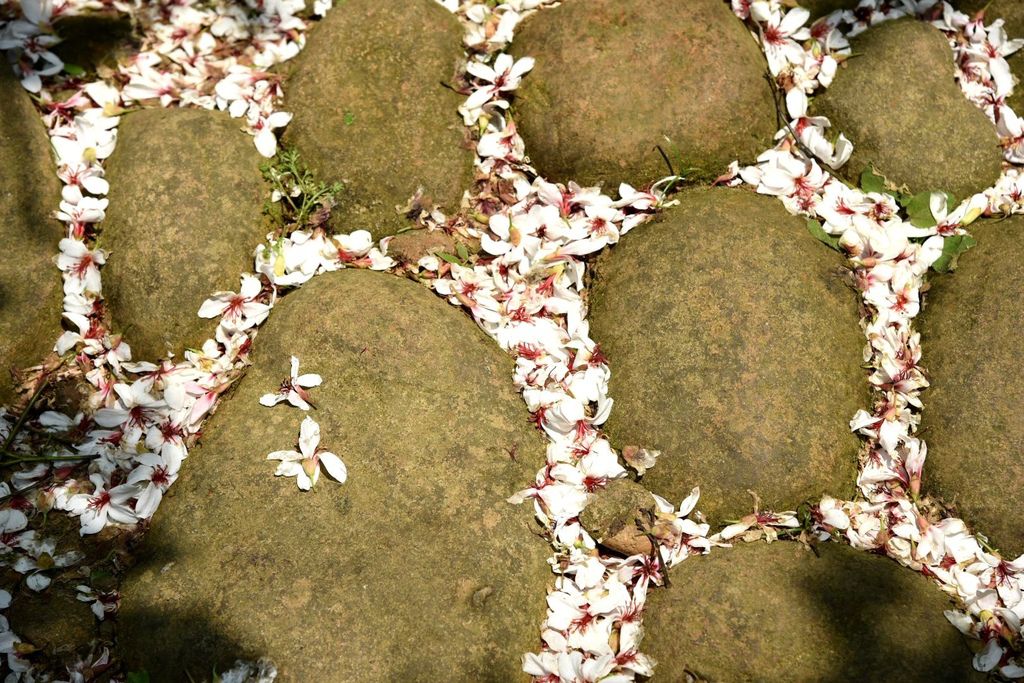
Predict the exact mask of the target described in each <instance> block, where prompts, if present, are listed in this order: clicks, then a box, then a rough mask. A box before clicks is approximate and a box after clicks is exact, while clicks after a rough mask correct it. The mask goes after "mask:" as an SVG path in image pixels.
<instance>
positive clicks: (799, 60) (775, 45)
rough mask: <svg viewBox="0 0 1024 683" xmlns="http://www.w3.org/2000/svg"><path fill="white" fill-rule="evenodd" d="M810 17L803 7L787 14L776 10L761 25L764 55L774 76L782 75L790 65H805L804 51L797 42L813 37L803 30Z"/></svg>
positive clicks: (795, 8)
mask: <svg viewBox="0 0 1024 683" xmlns="http://www.w3.org/2000/svg"><path fill="white" fill-rule="evenodd" d="M757 4H761V3H757ZM810 16H811V13H810V12H808V11H807V10H805V9H804V8H802V7H794V8H793V9H791V10H790V11H788V12H786V13H785V14H783V13H782V12H781V11H779V10H776V11H773V12H771V14H770V15H769V16H768V17H767V19H766V20H764V21H763V23H762V24H761V25H760V27H761V41H762V44H763V45H764V55H765V57H766V58H767V59H768V68H769V69H771V72H772V75H778V74H780V73H782V71H784V70H785V69H786V67H788V66H789V65H790V64H803V61H804V49H803V48H802V47H801V46H800V43H798V42H797V41H798V40H807V39H808V38H810V37H811V34H810V31H808V30H807V29H806V28H803V25H804V24H805V23H807V20H808V19H809V18H810Z"/></svg>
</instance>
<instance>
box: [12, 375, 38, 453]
mask: <svg viewBox="0 0 1024 683" xmlns="http://www.w3.org/2000/svg"><path fill="white" fill-rule="evenodd" d="M48 383H49V377H47V376H44V377H43V380H42V381H41V382H40V383H39V386H38V387H36V390H35V393H33V394H32V398H30V399H29V401H28V405H26V406H25V409H24V410H22V411H21V414H20V415H19V416H18V420H17V422H15V423H14V427H12V428H11V431H10V432H8V434H7V438H6V439H4V445H3V446H0V450H2V451H6V450H7V449H8V448H10V447H11V444H12V443H14V437H16V436H17V435H18V432H20V431H21V427H22V425H24V424H25V420H26V419H27V418H28V414H29V412H31V411H32V406H34V405H35V404H36V400H37V399H38V398H39V396H40V395H41V394H42V393H43V389H45V388H46V385H47V384H48Z"/></svg>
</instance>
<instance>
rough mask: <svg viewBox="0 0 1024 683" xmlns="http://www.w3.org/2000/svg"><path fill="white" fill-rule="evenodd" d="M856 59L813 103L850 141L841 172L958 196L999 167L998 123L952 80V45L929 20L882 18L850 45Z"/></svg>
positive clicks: (981, 185)
mask: <svg viewBox="0 0 1024 683" xmlns="http://www.w3.org/2000/svg"><path fill="white" fill-rule="evenodd" d="M853 51H854V53H855V54H856V55H857V57H856V58H854V59H851V60H849V61H848V62H847V63H846V66H845V68H842V69H840V71H839V73H838V74H837V75H836V78H835V81H834V82H833V84H832V85H831V87H829V88H828V89H827V90H826V91H825V92H824V93H823V94H822V95H820V96H819V97H816V98H815V99H814V102H813V104H812V108H813V109H814V110H815V112H814V113H816V114H820V115H824V116H827V117H828V118H829V119H830V120H831V121H832V124H833V126H835V128H836V130H838V131H841V132H842V133H844V134H845V135H846V137H848V138H849V139H850V140H851V141H852V142H853V145H854V151H853V156H852V157H851V158H850V161H849V162H848V163H847V164H846V165H845V166H843V168H842V169H840V173H841V174H842V175H844V176H845V177H847V178H848V179H849V180H851V181H852V182H854V183H856V182H857V180H858V179H859V177H860V174H861V172H862V171H863V170H864V169H866V168H869V167H871V166H874V168H875V169H876V171H877V172H879V173H881V174H882V175H884V176H886V177H887V178H888V179H889V180H890V181H892V182H894V183H895V184H896V185H906V186H907V187H908V189H909V190H910V192H912V193H918V192H925V191H946V192H951V193H953V195H954V196H956V197H957V198H960V199H963V198H965V197H968V196H970V195H973V194H975V193H976V192H980V191H982V190H984V189H985V188H987V187H989V186H991V185H992V184H993V183H995V181H996V180H997V179H998V178H999V174H1000V173H1001V171H1002V152H1001V151H1000V148H999V138H998V135H997V133H996V129H995V126H994V125H993V124H992V122H991V121H989V120H988V117H987V116H985V113H984V112H983V111H982V110H981V109H979V108H978V107H976V106H974V105H973V104H972V103H971V102H970V101H968V100H967V98H966V97H964V94H963V93H962V92H961V91H960V88H959V86H957V84H956V81H955V80H954V79H953V72H954V65H953V51H952V50H951V49H950V47H949V42H948V41H947V40H946V37H945V36H944V35H943V34H942V32H941V31H939V30H938V29H937V28H935V27H934V26H931V25H930V24H927V23H925V22H922V21H917V20H916V19H900V20H896V21H888V22H885V23H882V24H880V25H878V26H876V27H874V28H872V29H871V30H869V31H867V32H866V33H864V34H863V36H861V37H859V38H858V39H857V40H855V41H854V43H853Z"/></svg>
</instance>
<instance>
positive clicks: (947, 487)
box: [920, 217, 1024, 558]
mask: <svg viewBox="0 0 1024 683" xmlns="http://www.w3.org/2000/svg"><path fill="white" fill-rule="evenodd" d="M971 232H972V233H973V234H974V236H975V237H976V238H977V240H978V245H977V246H976V247H974V248H973V249H971V250H970V251H969V252H967V253H966V254H964V255H963V256H961V257H960V261H959V266H958V268H957V269H956V272H954V273H953V274H951V275H937V276H934V277H933V278H932V280H931V289H930V290H929V292H928V296H927V299H926V303H927V306H926V308H925V310H924V312H923V313H922V315H921V318H920V330H921V345H922V348H923V352H924V365H925V367H926V368H927V369H928V371H929V376H930V381H931V387H930V388H929V389H928V391H927V392H925V394H924V397H923V400H924V404H925V410H924V412H923V413H922V430H923V433H924V438H925V439H926V440H927V442H928V462H927V463H926V465H925V469H924V489H925V490H926V491H927V492H930V493H933V494H937V495H939V496H941V498H942V499H943V500H944V501H946V502H948V503H953V504H955V505H956V508H957V511H958V512H959V513H960V514H961V515H962V516H963V518H964V520H966V521H967V522H968V523H969V524H970V525H971V526H972V528H974V529H976V530H977V531H978V532H980V533H982V534H984V535H985V536H987V537H988V538H989V539H990V540H991V541H992V542H993V544H994V545H996V546H998V547H999V548H1001V549H1002V550H1003V552H1004V554H1005V555H1006V556H1008V557H1011V558H1012V557H1016V556H1017V555H1019V554H1020V553H1022V552H1024V518H1022V516H1021V508H1020V505H1021V500H1022V498H1024V372H1022V370H1021V361H1020V331H1021V329H1022V327H1024V299H1022V297H1021V296H1020V292H1021V286H1022V284H1024V263H1022V261H1021V257H1020V243H1021V238H1024V218H1020V217H1013V218H1009V219H1007V220H1005V221H999V222H988V221H986V222H984V223H983V224H978V223H976V224H974V225H972V226H971Z"/></svg>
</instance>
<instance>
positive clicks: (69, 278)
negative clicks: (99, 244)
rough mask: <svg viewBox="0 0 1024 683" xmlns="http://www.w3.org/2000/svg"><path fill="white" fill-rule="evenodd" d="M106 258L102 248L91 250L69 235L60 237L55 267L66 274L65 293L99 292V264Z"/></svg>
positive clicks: (104, 261)
mask: <svg viewBox="0 0 1024 683" xmlns="http://www.w3.org/2000/svg"><path fill="white" fill-rule="evenodd" d="M106 260H107V254H106V252H105V251H103V250H102V249H97V250H95V251H91V250H90V249H89V248H88V247H87V246H85V242H82V241H80V240H76V239H73V238H70V237H65V238H64V239H62V240H61V241H60V256H58V257H57V267H58V268H60V269H61V271H63V272H64V273H65V274H66V276H65V279H64V291H65V293H67V294H71V293H74V294H82V293H83V292H92V293H94V294H99V293H100V291H101V289H102V287H101V284H100V270H99V266H102V265H103V264H104V263H106Z"/></svg>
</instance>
